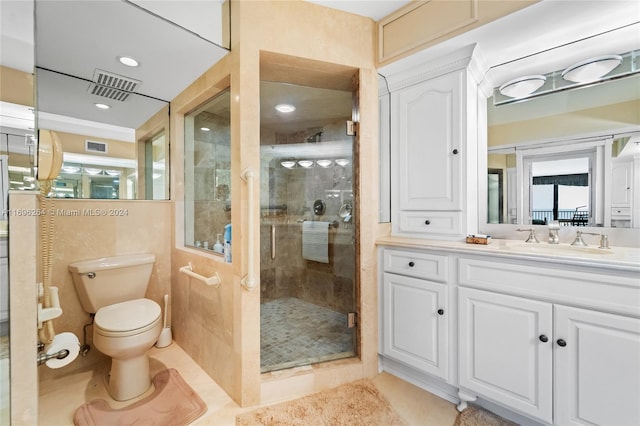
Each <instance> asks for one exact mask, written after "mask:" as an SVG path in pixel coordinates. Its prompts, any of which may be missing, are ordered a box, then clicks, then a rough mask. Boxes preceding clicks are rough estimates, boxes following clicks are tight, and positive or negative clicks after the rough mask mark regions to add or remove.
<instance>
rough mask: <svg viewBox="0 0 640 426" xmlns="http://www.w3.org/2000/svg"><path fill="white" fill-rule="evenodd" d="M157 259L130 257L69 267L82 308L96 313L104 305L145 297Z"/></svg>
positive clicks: (94, 260) (91, 260) (82, 263)
mask: <svg viewBox="0 0 640 426" xmlns="http://www.w3.org/2000/svg"><path fill="white" fill-rule="evenodd" d="M155 259H156V257H155V255H153V254H129V255H123V256H113V257H101V258H99V259H89V260H82V261H79V262H73V263H71V264H69V271H70V272H71V276H72V277H73V284H74V286H75V288H76V292H77V293H78V297H79V299H80V303H81V304H82V308H83V309H84V310H85V311H86V312H89V313H92V314H93V313H96V312H97V311H98V309H100V308H102V307H103V306H107V305H113V304H114V303H119V302H126V301H127V300H134V299H141V298H143V297H144V296H145V293H146V292H147V286H148V285H149V278H151V271H152V269H153V262H155Z"/></svg>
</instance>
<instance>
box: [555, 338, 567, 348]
mask: <svg viewBox="0 0 640 426" xmlns="http://www.w3.org/2000/svg"><path fill="white" fill-rule="evenodd" d="M556 343H557V344H558V346H560V347H562V348H564V347H565V346H567V342H565V341H564V340H562V339H558V340H556Z"/></svg>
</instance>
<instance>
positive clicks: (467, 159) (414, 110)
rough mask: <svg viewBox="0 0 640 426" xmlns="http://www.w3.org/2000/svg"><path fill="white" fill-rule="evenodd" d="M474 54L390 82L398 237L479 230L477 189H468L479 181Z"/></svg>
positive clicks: (402, 74)
mask: <svg viewBox="0 0 640 426" xmlns="http://www.w3.org/2000/svg"><path fill="white" fill-rule="evenodd" d="M471 53H472V50H471V51H465V52H462V53H459V54H458V56H456V57H455V58H443V59H441V60H440V62H438V61H434V62H433V63H428V64H424V65H423V66H421V67H414V68H412V69H411V70H410V71H406V70H405V71H403V72H398V73H392V74H391V75H388V76H387V82H388V84H389V88H390V96H391V109H390V117H391V126H390V134H391V184H392V185H391V224H392V234H394V235H399V236H402V235H404V236H416V235H419V236H421V237H437V238H452V239H453V238H461V237H464V236H465V235H467V234H468V233H470V232H475V231H474V230H473V229H471V228H473V227H474V226H476V222H477V220H476V217H477V216H476V209H477V207H476V205H477V203H476V202H475V198H474V199H470V198H469V197H474V196H475V190H468V188H475V181H476V179H477V174H476V170H477V152H478V135H477V108H478V86H477V82H476V79H475V78H474V75H475V74H474V73H472V72H471V70H472V69H473V67H472V66H471V65H470V64H471V63H472V60H471V56H470V55H471ZM460 55H462V56H460ZM465 55H468V56H465ZM449 61H450V62H449ZM381 120H385V118H384V117H381ZM471 218H473V220H471Z"/></svg>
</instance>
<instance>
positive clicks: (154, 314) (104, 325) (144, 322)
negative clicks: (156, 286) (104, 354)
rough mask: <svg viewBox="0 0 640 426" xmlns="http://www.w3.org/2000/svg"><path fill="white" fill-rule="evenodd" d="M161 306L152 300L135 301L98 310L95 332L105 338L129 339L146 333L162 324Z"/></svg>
mask: <svg viewBox="0 0 640 426" xmlns="http://www.w3.org/2000/svg"><path fill="white" fill-rule="evenodd" d="M160 316H161V309H160V305H158V304H157V303H156V302H154V301H153V300H150V299H134V300H128V301H126V302H121V303H115V304H113V305H108V306H105V307H103V308H100V309H98V312H96V316H95V318H94V326H95V332H97V333H98V334H100V335H102V336H105V337H127V336H133V335H136V334H140V333H144V332H145V331H147V330H150V329H152V328H154V327H155V326H156V325H157V324H158V323H159V322H160Z"/></svg>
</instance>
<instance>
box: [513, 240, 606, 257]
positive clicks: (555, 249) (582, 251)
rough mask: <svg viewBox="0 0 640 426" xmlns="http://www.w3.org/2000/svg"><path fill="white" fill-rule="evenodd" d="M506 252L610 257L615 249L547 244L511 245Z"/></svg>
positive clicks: (522, 243)
mask: <svg viewBox="0 0 640 426" xmlns="http://www.w3.org/2000/svg"><path fill="white" fill-rule="evenodd" d="M502 248H503V249H504V250H509V251H514V252H518V253H534V254H546V255H550V256H553V255H558V256H583V255H594V254H596V255H610V254H612V253H613V249H610V248H609V249H601V248H598V247H582V246H572V245H570V244H545V243H539V244H538V243H524V242H521V243H512V244H511V243H510V244H506V245H504V246H503V247H502Z"/></svg>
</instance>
